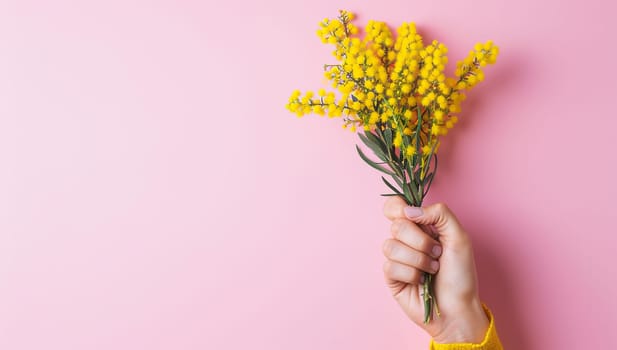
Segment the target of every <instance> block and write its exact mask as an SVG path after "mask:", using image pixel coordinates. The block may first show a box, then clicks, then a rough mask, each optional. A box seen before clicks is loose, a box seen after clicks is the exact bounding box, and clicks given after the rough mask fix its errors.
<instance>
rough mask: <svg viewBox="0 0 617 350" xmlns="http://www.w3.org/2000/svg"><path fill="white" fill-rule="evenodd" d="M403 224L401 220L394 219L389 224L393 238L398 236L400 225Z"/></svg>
mask: <svg viewBox="0 0 617 350" xmlns="http://www.w3.org/2000/svg"><path fill="white" fill-rule="evenodd" d="M402 225H403V222H402V220H394V221H393V222H392V225H390V232H391V233H392V236H393V237H394V238H398V237H399V233H400V232H401V226H402Z"/></svg>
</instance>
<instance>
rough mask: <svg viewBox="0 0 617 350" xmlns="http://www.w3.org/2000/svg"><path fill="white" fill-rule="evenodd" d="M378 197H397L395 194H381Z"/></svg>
mask: <svg viewBox="0 0 617 350" xmlns="http://www.w3.org/2000/svg"><path fill="white" fill-rule="evenodd" d="M380 196H384V197H394V196H399V195H398V194H396V193H382V194H380Z"/></svg>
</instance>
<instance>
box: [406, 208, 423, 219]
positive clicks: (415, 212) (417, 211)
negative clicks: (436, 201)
mask: <svg viewBox="0 0 617 350" xmlns="http://www.w3.org/2000/svg"><path fill="white" fill-rule="evenodd" d="M403 211H404V212H405V216H407V217H408V218H410V219H413V218H415V217H418V216H420V215H422V208H420V207H405V209H403Z"/></svg>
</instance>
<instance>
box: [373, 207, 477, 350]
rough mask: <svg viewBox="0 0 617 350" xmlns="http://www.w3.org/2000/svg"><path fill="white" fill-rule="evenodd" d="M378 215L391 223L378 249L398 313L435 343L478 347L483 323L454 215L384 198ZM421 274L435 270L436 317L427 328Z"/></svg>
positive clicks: (466, 246) (466, 243) (467, 247)
mask: <svg viewBox="0 0 617 350" xmlns="http://www.w3.org/2000/svg"><path fill="white" fill-rule="evenodd" d="M384 214H385V216H386V217H387V218H388V219H390V220H392V227H391V231H392V236H393V238H391V239H387V240H386V241H385V242H384V245H383V251H384V255H385V256H386V258H387V260H386V261H385V263H384V275H385V278H386V282H387V284H388V287H390V290H391V291H392V295H393V296H394V298H395V299H396V301H397V302H398V303H399V305H400V306H401V308H402V309H403V311H404V312H405V313H406V314H407V316H408V317H409V318H410V319H411V320H412V321H414V322H415V323H416V324H417V325H418V326H420V327H421V328H423V329H424V330H425V331H426V332H427V333H428V334H429V335H430V336H431V337H433V340H434V341H435V342H436V343H444V344H445V343H480V342H482V340H483V338H484V335H485V333H486V331H487V329H488V326H489V320H488V318H487V316H486V314H485V313H484V310H483V308H482V303H481V301H480V297H479V295H478V287H477V277H476V267H475V263H474V258H473V250H472V247H471V241H470V239H469V237H468V236H467V233H465V231H464V230H463V228H462V227H461V225H460V223H459V222H458V220H457V219H456V217H455V216H454V214H453V213H452V212H451V211H450V209H448V207H447V206H445V205H444V204H441V203H439V204H433V205H429V206H426V207H422V208H416V207H409V206H407V204H406V203H405V201H404V200H403V199H402V198H401V197H390V198H389V199H388V200H387V201H386V203H385V206H384ZM427 232H429V233H430V234H429V233H427ZM433 232H435V233H433ZM423 271H426V272H430V273H435V272H437V271H439V273H437V274H436V275H435V277H434V278H433V282H434V283H435V288H434V290H435V297H436V299H437V305H438V307H439V311H440V314H441V315H440V316H434V317H433V318H432V319H431V321H430V322H429V323H428V324H424V322H423V321H424V304H423V302H422V296H421V290H422V289H421V287H422V275H423V273H422V272H423Z"/></svg>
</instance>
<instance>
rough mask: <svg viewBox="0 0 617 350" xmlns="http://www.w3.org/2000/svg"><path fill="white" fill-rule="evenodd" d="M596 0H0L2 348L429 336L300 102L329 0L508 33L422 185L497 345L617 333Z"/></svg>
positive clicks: (571, 344) (347, 158) (365, 176)
mask: <svg viewBox="0 0 617 350" xmlns="http://www.w3.org/2000/svg"><path fill="white" fill-rule="evenodd" d="M609 4H611V3H610V2H609V1H600V0H587V1H582V0H575V1H574V2H572V1H569V2H564V1H561V0H560V1H558V0H548V1H534V0H520V1H507V2H506V1H489V0H481V1H474V2H466V1H454V0H447V1H424V2H422V3H420V2H417V1H415V2H410V1H406V0H381V1H368V0H366V1H349V2H348V3H336V4H335V3H334V2H332V1H327V0H313V1H282V0H281V1H275V0H264V1H259V2H252V1H251V2H250V1H245V2H244V3H242V2H239V1H216V2H215V1H209V0H207V1H205V2H204V1H171V0H159V1H154V2H153V1H118V0H114V1H98V2H93V1H90V2H85V1H77V0H75V1H65V0H62V1H53V2H51V1H38V2H37V1H22V0H20V1H8V2H7V1H5V2H3V3H2V4H0V162H1V164H2V168H1V171H0V348H1V349H10V350H23V349H29V350H30V349H32V350H34V349H37V350H38V349H47V350H52V349H53V350H55V349H58V350H59V349H62V350H69V349H101V350H103V349H131V350H133V349H148V350H156V349H298V350H304V349H306V350H308V349H424V348H426V347H427V346H426V345H427V341H428V338H427V337H426V336H425V335H424V334H423V333H422V332H420V331H419V330H418V329H417V328H416V327H415V326H414V325H412V324H411V323H410V322H409V321H408V320H407V319H406V318H405V316H404V315H403V313H402V312H401V311H400V310H399V309H398V306H397V305H396V303H395V302H394V300H393V299H392V298H391V296H390V294H389V291H388V290H387V288H386V287H385V285H384V282H383V275H382V271H381V267H382V262H383V260H384V258H383V256H382V253H381V244H382V242H383V240H384V239H385V238H386V237H388V235H389V231H388V230H389V225H388V222H387V221H386V220H385V218H383V217H382V214H381V206H382V203H383V200H382V198H380V197H379V196H378V195H377V194H378V193H380V192H381V191H383V190H384V186H383V185H382V184H381V183H380V181H379V177H378V175H377V173H376V172H375V171H373V170H372V169H370V168H369V167H367V166H366V165H365V164H363V162H362V161H361V160H360V159H359V158H358V157H357V156H356V154H355V150H354V148H353V145H354V144H355V143H356V142H357V139H356V137H355V136H354V135H353V134H351V133H349V132H343V131H342V129H341V128H340V121H339V120H334V121H333V120H327V118H326V119H324V120H321V119H320V118H319V117H316V116H308V117H306V118H304V119H300V120H299V119H297V118H295V117H294V116H292V115H291V114H288V112H287V111H286V110H285V109H284V104H285V103H286V100H287V97H288V95H289V93H290V92H291V91H292V90H293V89H295V88H300V89H307V88H319V87H322V86H323V85H322V84H323V82H322V78H321V65H322V64H323V63H324V62H326V61H328V60H330V55H329V52H330V48H328V47H326V46H323V45H322V44H321V43H320V42H319V39H318V38H317V37H316V35H315V30H316V29H317V22H318V21H319V20H320V19H321V18H323V17H326V16H332V15H335V14H336V10H337V9H339V8H347V9H349V10H352V11H354V12H356V13H357V14H358V22H357V23H359V24H362V23H365V22H366V21H367V20H368V19H372V18H374V19H381V20H385V21H387V22H389V23H391V24H392V25H394V26H396V25H398V24H400V23H401V22H402V21H415V22H416V23H417V25H418V27H419V28H420V30H421V31H422V33H424V35H425V37H426V38H427V39H431V38H437V39H439V40H441V41H443V42H445V43H446V45H447V46H448V47H449V48H450V57H451V62H454V61H455V59H457V58H460V57H462V56H463V55H464V54H466V53H467V50H468V49H470V48H471V46H472V45H473V44H474V43H475V42H476V41H483V40H486V39H493V40H494V41H495V42H496V43H497V44H499V46H500V47H501V56H500V58H499V62H498V64H497V65H496V66H493V67H490V69H489V70H487V79H486V81H485V82H484V83H483V84H482V85H481V86H479V87H478V88H477V89H476V90H474V91H473V92H472V93H471V94H470V98H469V99H468V100H467V101H466V102H465V103H464V105H463V109H464V116H463V118H462V119H461V122H460V123H459V125H458V126H457V129H455V130H453V132H452V133H451V134H450V135H448V138H447V139H446V141H445V143H444V145H443V146H442V148H441V153H442V162H440V165H441V168H440V173H439V175H438V178H437V181H436V183H435V185H434V188H433V190H432V193H431V196H430V201H444V202H447V203H449V205H450V206H451V207H452V208H453V209H454V210H455V211H456V212H457V213H458V215H459V216H460V218H461V220H462V221H463V223H464V224H465V225H466V227H467V228H468V230H469V231H470V232H471V234H472V235H473V238H474V240H475V243H476V248H477V256H478V263H479V270H480V279H481V291H482V296H483V298H484V300H485V301H486V302H487V303H488V304H489V305H490V306H491V307H492V308H493V311H494V313H495V314H496V317H497V325H498V329H499V332H500V333H501V335H502V338H503V341H504V343H505V345H506V347H507V348H508V349H591V348H594V347H597V348H604V349H614V348H617V340H616V338H615V336H614V331H615V329H617V316H616V311H617V304H616V303H617V302H616V301H615V300H616V295H617V281H616V278H615V266H616V263H617V254H615V248H616V247H617V235H616V234H615V233H616V231H617V230H615V228H614V223H613V221H614V220H613V219H614V217H615V210H616V209H617V206H615V204H614V200H615V197H616V196H617V186H616V185H615V182H614V179H615V177H616V175H617V174H616V170H615V165H614V163H615V153H614V151H615V149H616V146H617V141H616V137H615V132H614V129H615V128H616V127H617V122H616V119H615V112H614V110H615V101H616V97H615V96H616V94H615V93H616V92H617V91H616V90H617V89H616V88H615V82H616V81H617V76H616V73H615V72H616V70H615V67H614V65H615V62H617V55H616V49H615V45H614V44H615V40H614V34H615V33H616V32H617V26H616V25H615V20H614V12H615V11H614V10H615V8H614V6H613V5H609Z"/></svg>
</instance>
